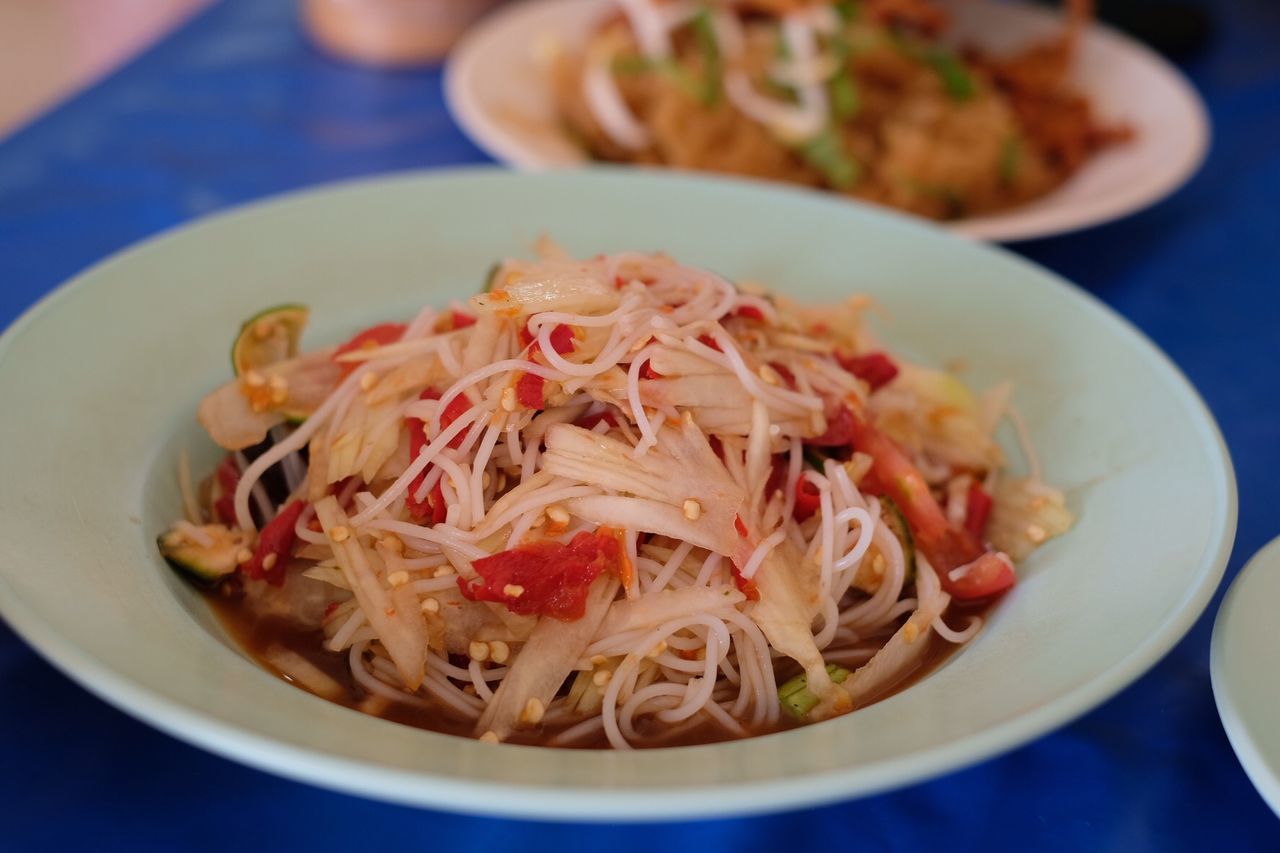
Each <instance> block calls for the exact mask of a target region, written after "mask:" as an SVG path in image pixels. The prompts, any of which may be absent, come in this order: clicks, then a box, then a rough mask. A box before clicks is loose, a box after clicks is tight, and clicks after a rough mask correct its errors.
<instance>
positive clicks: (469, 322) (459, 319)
mask: <svg viewBox="0 0 1280 853" xmlns="http://www.w3.org/2000/svg"><path fill="white" fill-rule="evenodd" d="M449 319H450V320H452V321H453V330H454V331H455V332H456V331H457V330H458V329H465V328H467V327H468V326H474V325H475V324H476V318H475V317H472V316H471V315H470V314H464V313H463V312H461V311H451V312H449Z"/></svg>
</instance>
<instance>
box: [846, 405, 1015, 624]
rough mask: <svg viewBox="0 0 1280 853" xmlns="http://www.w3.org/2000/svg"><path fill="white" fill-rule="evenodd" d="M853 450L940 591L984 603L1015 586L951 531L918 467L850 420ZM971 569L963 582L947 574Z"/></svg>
mask: <svg viewBox="0 0 1280 853" xmlns="http://www.w3.org/2000/svg"><path fill="white" fill-rule="evenodd" d="M851 426H852V430H853V445H854V447H855V448H857V449H858V450H860V451H861V452H863V453H866V454H868V455H869V456H870V457H871V473H872V474H874V475H875V478H876V480H877V481H878V482H879V484H880V485H881V486H882V487H883V488H884V490H885V494H887V495H888V496H889V497H891V498H893V500H894V502H895V503H896V504H897V505H898V507H899V508H900V509H901V510H902V514H903V515H905V516H906V519H907V524H909V525H910V526H911V534H912V536H914V537H915V540H916V545H917V546H918V547H919V548H920V551H921V552H922V553H923V554H924V555H925V557H926V558H928V560H929V563H930V564H931V565H932V566H933V568H934V570H935V571H936V572H937V573H938V579H939V580H940V581H941V582H942V588H943V589H944V590H945V591H946V592H948V593H950V594H951V595H952V596H953V597H955V598H957V599H966V600H967V599H975V598H988V597H990V596H993V595H997V594H999V593H1001V592H1004V591H1005V590H1007V589H1009V587H1011V586H1013V584H1014V582H1015V581H1016V578H1015V576H1014V574H1013V569H1012V568H1011V567H1010V566H1009V565H1008V563H1006V562H1005V561H1004V560H1003V559H1001V558H999V557H997V556H996V555H995V554H990V553H988V552H987V551H986V549H985V548H983V546H982V543H981V542H980V541H979V540H978V537H976V536H974V535H972V534H971V533H970V532H969V531H968V530H965V529H964V528H963V527H961V528H956V527H952V526H951V525H950V524H949V523H948V522H947V516H946V514H945V513H944V512H943V511H942V507H940V506H939V505H938V502H937V501H936V500H934V497H933V495H932V494H930V492H929V486H928V484H927V483H926V482H925V480H924V477H922V476H921V475H920V472H919V471H918V470H916V467H915V466H914V465H912V464H911V462H910V460H908V459H907V457H906V454H904V453H903V452H902V451H901V450H899V449H898V446H897V445H896V444H894V443H893V441H892V440H890V439H889V438H888V437H887V436H885V435H884V434H883V433H881V432H880V431H879V430H877V429H875V428H874V427H872V426H871V425H869V424H867V423H866V422H865V421H863V420H862V419H861V418H858V417H856V416H852V417H851ZM968 564H972V565H970V566H969V569H968V571H967V572H966V573H965V574H964V576H963V577H961V578H957V579H952V577H951V571H952V570H953V569H957V568H959V567H961V566H965V565H968Z"/></svg>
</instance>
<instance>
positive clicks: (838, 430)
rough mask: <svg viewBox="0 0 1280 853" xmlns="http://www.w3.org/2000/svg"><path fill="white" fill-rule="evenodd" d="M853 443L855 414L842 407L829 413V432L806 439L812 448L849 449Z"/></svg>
mask: <svg viewBox="0 0 1280 853" xmlns="http://www.w3.org/2000/svg"><path fill="white" fill-rule="evenodd" d="M852 441H853V412H851V411H850V410H849V407H848V406H843V405H842V406H840V407H839V408H838V409H836V410H835V411H833V412H828V413H827V431H826V432H824V433H823V434H822V435H819V436H815V437H814V438H806V439H805V440H804V443H805V444H808V445H810V446H812V447H848V446H849V444H850V443H851V442H852Z"/></svg>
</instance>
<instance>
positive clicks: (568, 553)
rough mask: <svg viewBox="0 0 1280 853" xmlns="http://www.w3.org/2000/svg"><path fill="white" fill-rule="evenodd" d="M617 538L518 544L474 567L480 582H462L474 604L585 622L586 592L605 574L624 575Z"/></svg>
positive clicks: (603, 535)
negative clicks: (493, 604)
mask: <svg viewBox="0 0 1280 853" xmlns="http://www.w3.org/2000/svg"><path fill="white" fill-rule="evenodd" d="M622 563H623V556H622V549H621V547H620V546H619V544H618V538H617V536H615V535H614V534H613V532H612V531H610V530H607V529H605V528H601V529H600V530H597V531H596V532H595V533H588V532H587V531H585V530H584V531H582V532H581V533H579V534H578V535H576V536H574V537H573V539H572V540H571V541H570V542H569V544H567V545H566V544H564V543H561V542H554V541H543V542H532V543H529V544H527V545H518V546H516V547H515V548H512V549H511V550H509V551H502V552H501V553H498V554H493V555H492V556H489V557H482V558H480V559H479V560H476V561H475V562H473V563H472V566H473V567H474V568H475V570H476V573H477V574H478V575H479V577H478V578H473V579H472V580H470V581H468V580H466V579H465V578H458V589H460V590H461V591H462V595H463V596H464V597H465V598H467V599H469V600H471V601H492V602H496V603H498V604H502V605H504V606H505V607H506V608H507V609H508V610H510V611H511V612H512V613H518V614H520V615H522V616H550V617H552V618H553V619H559V620H561V621H562V622H572V621H574V620H575V619H581V618H582V615H583V614H584V613H585V612H586V607H587V591H588V590H589V589H590V588H591V584H592V583H594V582H595V579H596V578H598V577H600V575H602V574H604V573H605V572H610V573H612V574H614V575H617V576H619V577H621V576H622V574H623V566H622Z"/></svg>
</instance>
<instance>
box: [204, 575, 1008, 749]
mask: <svg viewBox="0 0 1280 853" xmlns="http://www.w3.org/2000/svg"><path fill="white" fill-rule="evenodd" d="M206 598H207V599H208V601H209V603H210V606H211V607H212V609H213V612H214V613H215V614H216V616H217V617H218V620H219V622H221V623H222V625H223V627H224V628H225V629H226V631H227V633H228V634H229V635H230V636H231V638H232V639H233V640H234V641H235V642H236V644H237V645H239V646H240V647H241V648H242V649H244V651H246V652H247V653H248V654H249V655H250V657H252V658H253V659H254V661H256V662H257V663H258V664H259V665H260V666H262V667H263V668H264V669H266V670H267V671H268V672H271V673H273V674H275V675H276V676H277V677H279V678H281V679H282V680H284V681H286V682H288V683H290V684H293V685H294V686H295V687H298V688H299V689H303V690H305V689H306V688H305V687H304V686H303V685H301V684H298V683H297V682H295V681H294V680H293V679H292V678H290V677H289V676H287V675H285V674H284V673H282V672H280V671H279V670H278V669H276V668H275V667H274V666H272V664H271V663H270V662H269V660H268V652H269V650H270V649H272V648H273V647H281V648H284V649H287V650H289V651H291V652H294V653H295V654H297V655H299V656H300V657H302V658H304V659H306V660H307V661H308V662H310V663H311V664H313V665H314V666H315V667H316V668H317V669H319V670H320V671H321V672H323V673H325V674H326V675H328V676H329V677H330V678H332V679H333V680H334V681H336V682H337V683H338V684H339V685H340V686H341V687H342V691H343V692H342V695H341V696H340V697H338V698H336V699H334V698H330V697H327V696H323V697H322V696H318V695H317V697H316V698H319V699H325V700H327V701H332V702H335V703H337V704H339V705H343V706H344V707H347V708H351V709H353V710H356V711H361V712H363V713H369V714H372V715H374V716H378V717H381V718H382V719H385V720H389V721H391V722H395V723H400V724H402V725H406V726H413V727H415V728H420V729H428V730H430V731H434V732H439V733H442V734H448V735H456V736H459V737H466V738H473V737H475V724H474V722H473V721H470V720H467V719H464V718H462V717H460V716H458V715H457V714H456V713H454V712H452V711H451V710H450V709H449V708H447V707H445V706H443V705H440V704H436V705H435V706H434V707H432V708H422V707H418V706H414V705H408V704H404V703H396V702H390V701H384V700H382V698H381V697H376V696H373V695H371V694H369V693H368V692H367V691H366V690H365V689H364V688H362V687H361V686H360V685H359V684H358V683H357V682H356V680H355V677H354V676H353V675H352V674H351V669H350V667H349V666H348V659H349V657H348V656H349V653H348V652H346V651H343V652H331V651H329V650H328V649H326V648H325V647H324V639H325V638H324V634H323V632H322V631H320V630H319V629H306V628H301V627H299V626H297V625H296V624H294V623H293V622H290V621H288V620H286V619H281V618H279V617H267V618H258V617H257V615H256V614H255V613H254V612H253V609H252V608H250V607H248V606H246V605H245V604H244V600H243V598H242V597H241V596H240V595H237V594H227V593H226V592H224V591H214V592H210V593H208V594H207V595H206ZM952 609H953V611H954V612H952V613H949V614H948V624H949V625H951V627H953V628H961V627H963V626H964V625H966V624H967V623H968V617H969V616H970V615H977V616H983V615H985V613H986V610H987V609H988V606H987V605H980V606H978V607H961V606H959V605H957V606H955V607H953V608H952ZM928 642H929V644H930V645H929V649H928V651H927V654H926V656H925V659H924V661H923V662H922V664H921V665H920V666H919V667H918V668H917V669H916V670H915V671H914V672H912V673H911V674H910V675H908V676H907V677H906V678H904V679H902V680H901V681H899V682H898V683H897V684H895V685H893V686H892V687H891V688H890V689H889V690H887V691H885V692H884V694H883V695H880V696H876V697H875V698H874V699H873V700H872V701H871V702H869V703H867V704H868V705H869V704H874V703H875V702H878V701H880V700H882V699H885V698H888V697H889V696H892V695H894V694H895V693H899V692H901V691H903V690H905V689H907V688H908V687H910V686H911V685H913V684H915V683H916V682H918V681H919V680H920V679H922V678H924V677H925V676H927V675H929V674H930V673H931V672H933V671H935V670H936V669H937V668H938V667H939V666H941V665H942V664H943V663H944V662H945V661H946V660H948V659H949V658H950V657H951V655H952V654H953V653H954V652H955V651H956V650H957V649H958V648H959V647H958V646H955V645H953V644H951V643H948V642H946V641H944V640H942V639H941V638H939V637H938V636H937V635H936V634H934V633H933V632H930V634H929V639H928ZM798 671H799V670H798V669H797V670H796V672H798ZM794 674H795V672H782V671H780V672H779V673H778V681H779V683H781V682H782V681H784V680H785V679H786V678H789V677H790V676H791V675H794ZM308 692H310V691H308ZM313 695H316V694H313ZM863 707H865V705H864V706H863ZM696 719H697V718H695V720H696ZM576 722H579V721H574V722H573V723H569V724H565V725H562V726H559V727H552V726H542V727H539V728H538V729H533V730H530V731H524V732H517V733H516V734H514V735H512V737H511V738H509V739H508V742H510V743H520V744H526V745H533V746H541V745H545V744H546V743H547V741H548V740H549V739H550V738H552V737H554V736H555V735H556V734H558V733H559V732H560V731H563V730H564V729H567V728H569V727H570V726H571V725H573V724H575V723H576ZM664 725H665V724H662V723H659V722H657V721H655V720H637V721H636V729H637V731H639V732H641V733H642V734H643V735H644V736H645V737H644V738H643V739H642V740H638V741H636V743H635V746H637V747H640V748H656V747H670V746H694V745H698V744H708V743H719V742H722V741H729V740H737V739H738V737H737V736H736V735H734V734H732V733H730V732H728V731H726V730H725V729H723V728H722V727H721V726H720V725H718V724H716V723H715V722H713V721H711V720H707V719H703V720H701V721H698V722H695V723H694V724H693V725H684V726H677V727H675V728H674V729H671V730H670V731H668V732H666V733H664V732H663V731H662V727H663V726H664ZM801 725H803V724H801V723H798V722H795V721H794V720H792V719H790V718H789V717H788V716H787V715H786V714H785V713H784V714H783V715H782V720H781V722H780V723H779V724H778V725H775V726H761V727H754V728H752V727H748V731H749V736H750V737H757V736H760V735H766V734H772V733H774V732H778V731H785V730H787V729H793V728H798V727H800V726H801ZM563 748H569V749H608V748H609V743H608V741H607V740H606V739H605V736H604V733H603V731H600V732H597V733H595V734H593V735H591V736H588V737H584V738H580V739H578V740H576V741H574V742H573V743H572V744H566V745H565V747H563Z"/></svg>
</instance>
